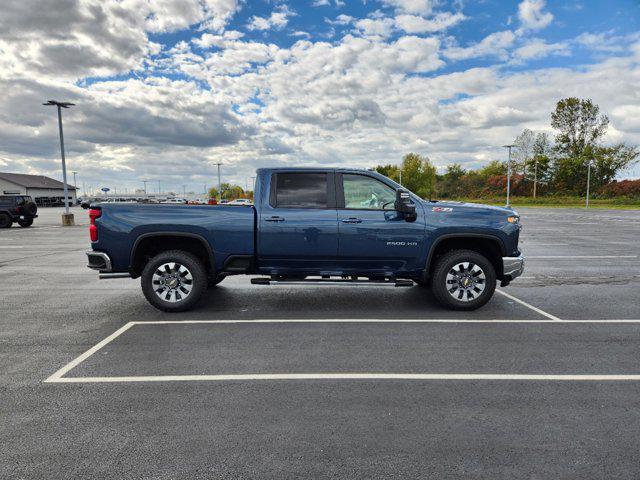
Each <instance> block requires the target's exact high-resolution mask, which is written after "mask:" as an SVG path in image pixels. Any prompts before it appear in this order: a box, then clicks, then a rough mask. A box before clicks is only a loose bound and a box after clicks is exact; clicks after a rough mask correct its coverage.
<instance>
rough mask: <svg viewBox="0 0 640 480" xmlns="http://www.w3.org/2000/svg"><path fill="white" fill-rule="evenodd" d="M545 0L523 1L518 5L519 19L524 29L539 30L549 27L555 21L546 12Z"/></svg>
mask: <svg viewBox="0 0 640 480" xmlns="http://www.w3.org/2000/svg"><path fill="white" fill-rule="evenodd" d="M545 6H546V1H545V0H523V1H522V2H521V3H520V5H518V18H519V19H520V23H521V24H522V28H525V29H529V30H539V29H541V28H544V27H546V26H548V25H549V24H550V23H551V22H552V21H553V15H552V14H551V13H550V12H544V11H543V10H544V8H545Z"/></svg>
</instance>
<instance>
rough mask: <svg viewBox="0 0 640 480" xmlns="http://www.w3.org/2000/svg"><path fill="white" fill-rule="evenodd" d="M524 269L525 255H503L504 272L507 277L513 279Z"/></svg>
mask: <svg viewBox="0 0 640 480" xmlns="http://www.w3.org/2000/svg"><path fill="white" fill-rule="evenodd" d="M523 271H524V255H522V254H520V255H518V256H517V257H502V273H503V275H504V277H505V278H508V279H509V280H513V279H514V278H516V277H519V276H520V275H522V272H523Z"/></svg>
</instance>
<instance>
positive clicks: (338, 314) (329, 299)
mask: <svg viewBox="0 0 640 480" xmlns="http://www.w3.org/2000/svg"><path fill="white" fill-rule="evenodd" d="M145 303H146V302H144V300H142V302H141V304H140V305H136V307H135V308H131V309H128V310H127V314H126V315H125V317H127V318H125V319H126V320H132V321H145V320H148V321H153V320H254V319H296V320H298V319H334V318H335V319H478V320H486V319H528V318H536V317H535V316H533V317H532V315H531V312H530V311H529V310H527V309H526V308H523V307H522V306H520V305H517V304H513V302H509V301H507V300H506V299H505V298H504V297H502V296H498V295H496V296H495V297H494V298H493V299H492V300H491V301H490V302H489V303H488V304H487V305H485V306H484V307H483V308H481V309H479V310H476V311H473V312H457V311H451V310H448V309H445V308H443V307H441V306H440V305H439V304H438V303H437V302H436V300H435V299H434V297H433V296H432V295H431V292H430V291H429V289H426V288H422V287H418V286H415V287H404V288H393V287H384V288H381V287H320V288H318V287H313V286H312V287H283V286H278V287H273V286H265V287H254V286H247V285H233V284H231V285H229V286H225V285H219V286H217V287H215V288H211V289H209V290H208V291H207V293H206V294H205V296H204V297H203V298H202V300H201V301H200V302H199V303H198V305H197V306H196V307H195V308H194V309H192V310H190V311H188V312H182V313H164V312H160V311H158V310H156V309H154V308H153V307H151V306H150V305H147V306H146V308H145V306H144V304H145ZM138 307H139V308H138ZM123 313H124V312H123ZM121 318H122V317H121Z"/></svg>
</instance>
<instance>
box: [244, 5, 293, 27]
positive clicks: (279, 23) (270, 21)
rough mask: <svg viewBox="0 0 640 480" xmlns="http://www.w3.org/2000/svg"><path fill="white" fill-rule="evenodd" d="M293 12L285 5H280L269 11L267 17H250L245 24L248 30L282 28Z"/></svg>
mask: <svg viewBox="0 0 640 480" xmlns="http://www.w3.org/2000/svg"><path fill="white" fill-rule="evenodd" d="M294 15H295V12H293V11H292V10H290V9H289V7H287V6H286V5H280V6H278V8H277V9H276V10H275V11H273V12H271V15H270V16H269V17H257V16H255V15H254V16H253V17H251V21H250V22H249V23H248V24H247V29H249V30H282V29H283V28H284V27H286V26H287V24H288V23H289V18H290V17H292V16H294Z"/></svg>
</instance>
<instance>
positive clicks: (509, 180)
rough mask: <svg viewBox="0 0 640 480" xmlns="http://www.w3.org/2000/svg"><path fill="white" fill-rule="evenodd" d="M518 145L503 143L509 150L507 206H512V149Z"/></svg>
mask: <svg viewBox="0 0 640 480" xmlns="http://www.w3.org/2000/svg"><path fill="white" fill-rule="evenodd" d="M515 146H516V145H503V146H502V147H503V148H506V149H508V150H509V161H508V162H507V205H506V206H507V207H510V206H511V205H509V196H510V194H511V149H512V148H513V147H515Z"/></svg>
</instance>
